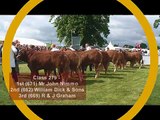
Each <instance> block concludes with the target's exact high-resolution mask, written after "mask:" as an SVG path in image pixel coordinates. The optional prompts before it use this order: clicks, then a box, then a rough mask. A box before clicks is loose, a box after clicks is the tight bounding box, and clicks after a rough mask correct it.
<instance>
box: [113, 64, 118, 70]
mask: <svg viewBox="0 0 160 120" xmlns="http://www.w3.org/2000/svg"><path fill="white" fill-rule="evenodd" d="M117 66H118V65H117V63H116V64H114V70H113V72H116V71H117Z"/></svg>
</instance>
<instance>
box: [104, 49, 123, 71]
mask: <svg viewBox="0 0 160 120" xmlns="http://www.w3.org/2000/svg"><path fill="white" fill-rule="evenodd" d="M106 52H107V54H108V56H109V61H110V62H112V63H113V64H114V72H116V70H117V68H118V66H120V68H121V69H123V68H124V66H125V65H126V60H125V57H124V54H123V53H122V52H121V51H116V50H108V51H106Z"/></svg>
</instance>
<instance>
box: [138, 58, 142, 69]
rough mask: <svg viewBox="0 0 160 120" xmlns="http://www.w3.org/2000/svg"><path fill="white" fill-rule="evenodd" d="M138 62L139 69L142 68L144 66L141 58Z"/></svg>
mask: <svg viewBox="0 0 160 120" xmlns="http://www.w3.org/2000/svg"><path fill="white" fill-rule="evenodd" d="M138 64H139V69H141V67H142V63H141V60H139V61H138Z"/></svg>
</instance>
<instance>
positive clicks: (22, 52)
mask: <svg viewBox="0 0 160 120" xmlns="http://www.w3.org/2000/svg"><path fill="white" fill-rule="evenodd" d="M27 51H28V50H27V49H21V50H20V51H19V52H18V55H17V59H18V60H21V61H24V62H28V54H27Z"/></svg>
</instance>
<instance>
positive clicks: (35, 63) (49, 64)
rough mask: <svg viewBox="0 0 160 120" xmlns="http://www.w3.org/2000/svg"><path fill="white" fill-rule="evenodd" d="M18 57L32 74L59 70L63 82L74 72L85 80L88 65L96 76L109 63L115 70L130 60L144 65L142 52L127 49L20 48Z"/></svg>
mask: <svg viewBox="0 0 160 120" xmlns="http://www.w3.org/2000/svg"><path fill="white" fill-rule="evenodd" d="M17 59H19V60H21V61H24V62H26V63H27V64H28V67H29V69H30V71H31V76H33V75H35V74H36V75H38V71H39V70H41V69H44V71H45V75H46V76H49V75H50V73H51V72H52V71H54V74H56V69H57V70H58V73H59V76H60V77H61V80H62V81H63V82H65V81H67V80H68V77H69V76H71V75H72V73H73V72H75V73H77V75H78V77H79V80H80V81H81V82H82V81H83V75H82V74H84V71H85V69H86V67H87V66H88V65H93V66H94V68H95V72H96V75H95V78H97V77H98V76H99V72H100V68H102V66H103V68H104V69H105V73H106V72H107V69H108V66H109V63H110V62H112V63H113V64H114V66H115V68H114V72H115V71H116V69H117V68H118V67H120V68H124V67H125V66H126V63H127V62H128V61H130V66H131V67H133V65H134V64H135V63H137V62H138V63H139V65H140V67H141V66H142V63H143V62H142V61H143V60H142V54H141V52H127V51H116V50H108V51H99V50H94V49H93V50H88V51H71V50H65V51H54V52H51V51H35V50H32V49H22V50H20V52H19V54H18V56H17Z"/></svg>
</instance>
